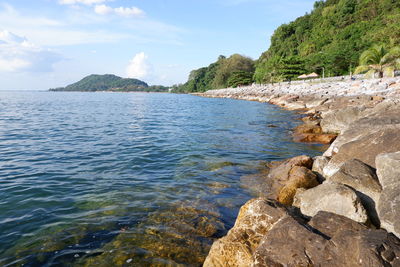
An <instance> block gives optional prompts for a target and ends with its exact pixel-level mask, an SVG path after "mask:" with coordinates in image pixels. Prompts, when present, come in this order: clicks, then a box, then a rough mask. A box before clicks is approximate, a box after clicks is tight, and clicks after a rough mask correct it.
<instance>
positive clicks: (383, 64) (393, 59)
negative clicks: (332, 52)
mask: <svg viewBox="0 0 400 267" xmlns="http://www.w3.org/2000/svg"><path fill="white" fill-rule="evenodd" d="M399 64H400V47H393V48H392V49H390V50H388V49H387V48H386V47H385V46H384V45H374V46H372V47H371V48H370V49H368V50H366V51H364V52H363V53H362V54H361V56H360V65H359V66H358V67H357V68H356V71H355V73H363V72H367V71H372V73H375V72H377V73H378V74H379V77H380V78H382V77H383V74H384V72H385V71H386V70H388V69H391V70H394V69H396V68H398V67H400V66H399Z"/></svg>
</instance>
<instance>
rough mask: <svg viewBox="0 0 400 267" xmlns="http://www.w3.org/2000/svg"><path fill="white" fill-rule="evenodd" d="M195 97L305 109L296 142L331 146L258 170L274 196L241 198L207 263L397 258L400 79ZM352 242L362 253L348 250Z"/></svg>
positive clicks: (355, 262)
mask: <svg viewBox="0 0 400 267" xmlns="http://www.w3.org/2000/svg"><path fill="white" fill-rule="evenodd" d="M193 95H197V96H202V97H212V98H214V97H216V98H234V99H241V100H250V101H258V102H266V103H270V104H273V105H277V106H279V107H281V108H284V109H288V110H293V111H297V112H299V113H301V114H304V115H305V117H304V118H303V119H302V120H303V124H301V125H300V126H298V127H296V129H295V130H294V139H295V141H298V142H311V143H323V144H330V146H329V148H328V149H327V150H326V151H325V152H324V153H323V154H322V155H321V156H317V157H314V158H310V157H308V156H306V155H303V156H299V157H295V158H291V159H288V160H286V161H283V162H274V163H271V164H270V166H269V168H270V169H269V173H268V174H264V177H263V179H264V180H265V182H266V183H267V184H269V185H270V187H269V188H270V190H271V195H272V197H271V199H266V198H256V199H252V200H250V201H249V202H247V203H246V204H245V205H243V206H242V208H241V209H240V212H239V214H238V217H237V219H236V222H235V225H234V227H233V228H232V229H231V230H229V232H228V234H227V235H226V236H224V237H222V238H220V239H218V240H216V241H215V242H214V244H213V246H212V247H211V250H210V252H209V254H208V256H207V258H206V261H205V263H204V266H206V267H212V266H281V265H284V266H286V265H296V266H297V265H299V266H303V265H304V266H314V265H317V266H320V265H321V266H326V265H329V266H397V264H400V239H399V237H400V222H398V220H397V218H399V216H400V197H398V196H399V194H400V179H396V177H399V176H400V170H399V169H400V152H399V151H400V77H395V78H385V79H371V80H363V81H341V82H328V83H321V84H307V83H296V84H292V85H291V84H287V83H286V84H275V85H264V86H261V85H252V86H247V87H241V88H228V89H219V90H211V91H207V92H205V93H196V94H193ZM338 222H340V223H338ZM293 229H297V230H296V231H295V230H293ZM306 229H308V230H306ZM310 229H311V230H310ZM332 229H334V231H333V230H332ZM293 231H294V232H293ZM306 238H308V239H309V240H310V242H307V241H304V242H303V241H302V240H305V239H306ZM282 240H284V241H282ZM354 244H355V245H357V246H358V251H357V253H356V252H354V253H353V254H351V255H350V254H348V252H347V247H350V246H353V245H354ZM371 247H372V248H373V249H371ZM321 251H324V253H321ZM389 254H390V256H388V255H389ZM344 255H346V256H344ZM363 263H364V264H363Z"/></svg>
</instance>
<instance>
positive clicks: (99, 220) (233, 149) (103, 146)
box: [0, 91, 322, 266]
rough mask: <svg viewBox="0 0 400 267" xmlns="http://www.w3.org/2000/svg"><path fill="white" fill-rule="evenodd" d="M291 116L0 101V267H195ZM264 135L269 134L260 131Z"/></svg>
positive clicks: (39, 95) (123, 99)
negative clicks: (247, 178)
mask: <svg viewBox="0 0 400 267" xmlns="http://www.w3.org/2000/svg"><path fill="white" fill-rule="evenodd" d="M296 116H297V115H295V114H293V113H290V112H288V111H282V110H280V109H279V108H277V107H274V106H270V105H267V104H261V103H255V102H246V101H237V100H228V99H206V98H199V97H194V96H188V95H173V94H147V93H132V94H125V93H50V92H4V91H3V92H0V159H1V160H0V265H2V266H20V265H25V266H53V265H54V266H75V265H76V266H94V265H96V266H97V265H98V266H121V265H124V264H127V263H128V262H129V264H130V265H132V266H149V265H155V266H178V264H183V265H185V266H199V265H201V262H202V261H203V260H204V257H205V255H206V254H207V251H208V249H209V247H210V245H211V243H212V241H213V240H214V239H215V238H218V237H220V236H222V235H224V234H225V233H226V231H227V230H228V229H229V228H230V227H231V226H232V225H233V222H234V219H235V217H236V214H237V212H238V209H239V207H240V206H241V205H242V204H243V203H244V202H245V201H246V200H248V199H249V198H250V197H251V191H250V190H247V189H246V188H244V187H241V181H240V177H241V176H243V175H247V174H252V173H254V172H255V171H256V167H255V166H257V165H258V164H259V162H258V160H279V159H283V158H287V157H290V156H294V155H299V154H302V153H307V154H310V155H313V154H316V153H319V151H320V150H321V149H322V148H321V147H319V146H312V145H304V144H295V143H292V141H291V137H290V133H289V129H291V128H292V127H293V126H294V125H295V124H296V123H295V118H296ZM270 124H274V125H277V126H278V127H276V128H270V127H268V125H270Z"/></svg>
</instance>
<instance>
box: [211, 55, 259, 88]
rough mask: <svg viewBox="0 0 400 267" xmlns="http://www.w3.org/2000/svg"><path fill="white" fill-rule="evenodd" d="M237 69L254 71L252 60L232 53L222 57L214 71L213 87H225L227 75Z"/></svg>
mask: <svg viewBox="0 0 400 267" xmlns="http://www.w3.org/2000/svg"><path fill="white" fill-rule="evenodd" d="M237 71H245V72H251V73H254V61H253V60H252V59H251V58H249V57H245V56H242V55H239V54H233V55H232V56H230V57H229V58H226V59H222V61H221V64H220V65H219V67H218V69H217V71H216V73H215V77H214V81H213V88H225V87H227V86H228V79H229V77H230V76H231V75H232V73H234V72H237Z"/></svg>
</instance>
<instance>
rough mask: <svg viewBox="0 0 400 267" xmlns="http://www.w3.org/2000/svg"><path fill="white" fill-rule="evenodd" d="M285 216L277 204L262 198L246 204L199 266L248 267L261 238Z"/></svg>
mask: <svg viewBox="0 0 400 267" xmlns="http://www.w3.org/2000/svg"><path fill="white" fill-rule="evenodd" d="M286 214H287V211H286V209H285V208H284V207H282V206H281V205H280V204H279V203H277V202H274V201H269V200H266V199H263V198H257V199H252V200H250V201H249V202H247V203H246V204H245V205H244V206H242V208H241V209H240V212H239V215H238V217H237V219H236V222H235V225H234V227H233V228H232V229H231V230H229V232H228V234H227V235H226V236H225V237H223V238H221V239H218V240H216V241H215V242H214V243H213V245H212V247H211V250H210V252H209V254H208V256H207V258H206V260H205V262H204V265H203V266H204V267H224V266H226V267H228V266H229V267H235V266H238V267H239V266H250V265H251V263H252V261H253V253H254V251H255V249H256V248H257V247H258V245H259V243H260V240H261V238H262V237H263V236H264V235H265V234H266V233H267V232H268V231H269V230H270V229H271V227H272V226H273V225H274V224H275V223H276V222H277V221H279V220H280V219H281V218H282V217H283V216H285V215H286Z"/></svg>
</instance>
